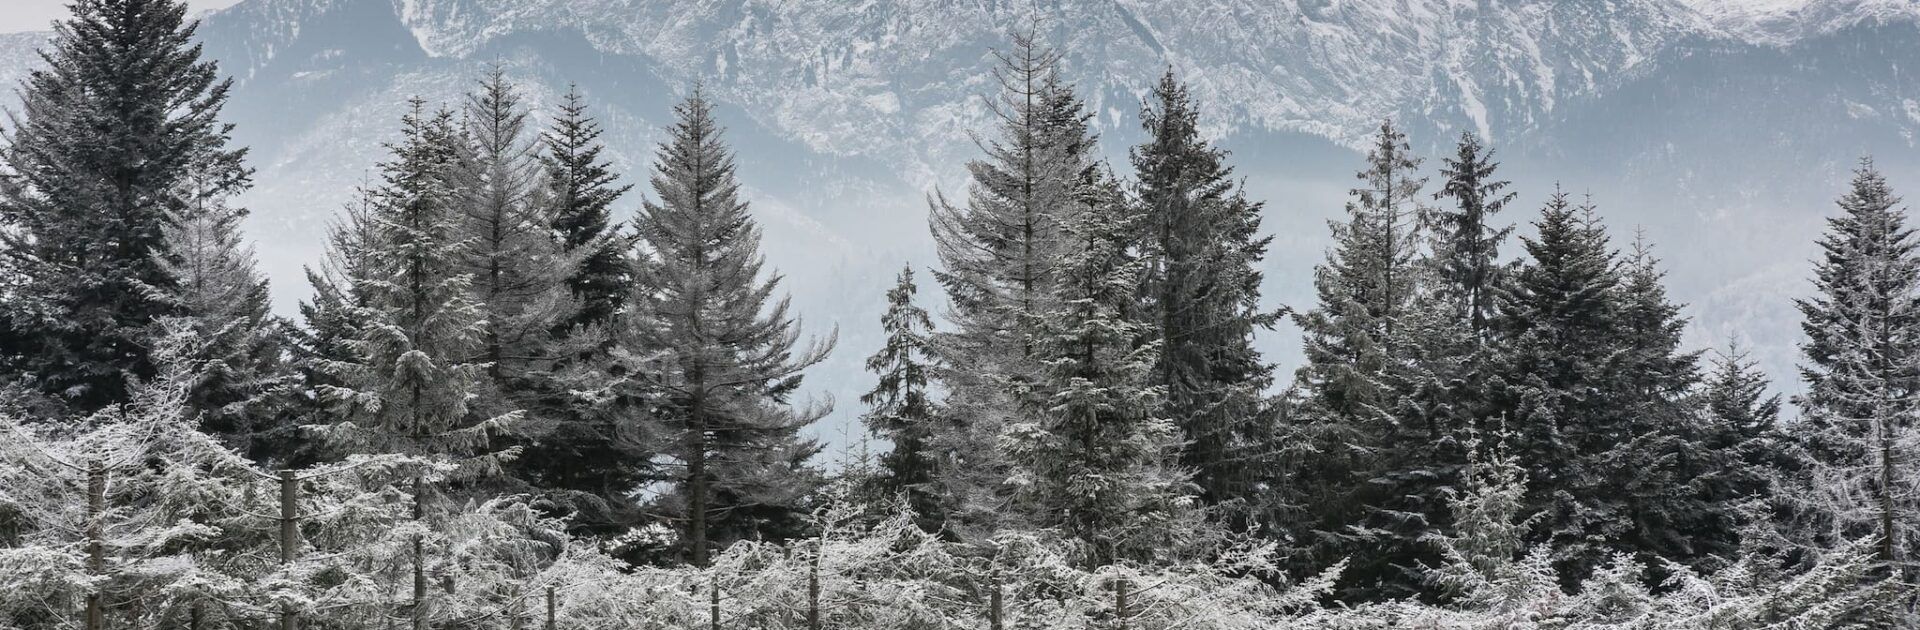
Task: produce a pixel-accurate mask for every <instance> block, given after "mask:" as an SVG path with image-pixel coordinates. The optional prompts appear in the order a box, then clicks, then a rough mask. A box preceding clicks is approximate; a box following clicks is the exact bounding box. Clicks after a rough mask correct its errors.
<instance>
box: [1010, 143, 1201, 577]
mask: <svg viewBox="0 0 1920 630" xmlns="http://www.w3.org/2000/svg"><path fill="white" fill-rule="evenodd" d="M1056 216H1057V217H1058V219H1059V221H1060V239H1059V241H1058V242H1057V243H1055V250H1054V252H1055V253H1054V256H1055V258H1054V261H1053V263H1052V267H1053V269H1054V273H1055V275H1054V278H1053V288H1052V293H1053V296H1052V299H1050V300H1048V301H1047V303H1048V304H1049V305H1050V306H1049V308H1048V309H1046V310H1045V311H1042V312H1040V313H1037V314H1036V315H1035V317H1037V318H1038V319H1039V321H1037V322H1035V323H1034V324H1033V328H1034V330H1036V331H1037V334H1036V335H1035V336H1034V340H1033V348H1034V356H1035V358H1036V359H1037V360H1038V361H1039V363H1040V364H1041V365H1042V366H1043V368H1042V370H1043V371H1042V372H1041V375H1040V378H1039V379H1038V380H1037V382H1035V383H1034V384H1033V385H1032V386H1031V391H1029V392H1024V394H1025V396H1024V397H1025V398H1027V399H1028V400H1030V401H1032V402H1031V403H1030V407H1029V408H1027V409H1026V410H1025V413H1024V414H1023V415H1022V416H1021V417H1020V418H1019V419H1017V420H1014V421H1012V422H1011V423H1009V424H1008V425H1007V427H1006V430H1005V432H1004V433H1003V434H1002V435H1001V438H1000V445H1001V446H1002V447H1003V448H1005V449H1006V450H1007V452H1008V455H1009V457H1010V458H1011V459H1012V461H1013V471H1014V475H1013V477H1012V479H1011V480H1010V481H1011V484H1012V485H1013V486H1014V488H1015V501H1014V505H1015V506H1016V509H1019V510H1021V511H1023V512H1025V514H1026V516H1027V518H1028V519H1029V520H1030V521H1031V522H1032V523H1034V524H1035V525H1038V526H1040V527H1045V528H1057V529H1058V530H1060V531H1062V532H1065V533H1066V534H1067V535H1068V536H1070V537H1072V538H1073V539H1075V540H1077V541H1079V542H1080V543H1081V544H1082V545H1084V550H1083V551H1082V552H1083V553H1085V554H1086V555H1085V561H1086V562H1087V563H1088V566H1094V567H1098V566H1104V565H1107V564H1110V563H1113V562H1115V561H1117V560H1121V559H1137V557H1138V556H1140V555H1141V554H1142V553H1143V552H1145V551H1147V550H1149V549H1153V548H1156V545H1154V544H1153V543H1156V542H1160V541H1161V540H1164V537H1165V535H1166V532H1164V531H1156V529H1157V528H1159V527H1161V526H1164V524H1165V523H1166V522H1167V521H1169V520H1171V519H1172V517H1173V516H1174V511H1175V510H1176V509H1178V508H1179V507H1180V504H1181V503H1183V499H1184V498H1185V497H1187V496H1188V495H1189V493H1190V491H1191V487H1190V482H1189V481H1188V480H1187V477H1186V474H1185V473H1184V472H1183V471H1179V470H1178V469H1177V468H1176V466H1175V463H1174V457H1175V456H1177V453H1175V448H1176V446H1177V445H1178V444H1179V442H1180V431H1179V427H1177V426H1175V425H1174V424H1173V422H1172V421H1171V420H1168V419H1167V418H1166V417H1165V416H1163V415H1161V410H1162V404H1163V403H1162V401H1161V397H1162V395H1163V394H1162V392H1163V391H1164V390H1163V388H1161V386H1159V385H1158V384H1155V383H1154V381H1153V369H1154V366H1155V364H1156V362H1157V359H1158V356H1157V354H1158V352H1159V344H1158V343H1156V342H1152V341H1149V342H1146V343H1142V342H1141V341H1140V339H1141V338H1142V337H1144V336H1146V335H1147V334H1148V333H1147V330H1146V326H1145V325H1144V324H1142V323H1141V322H1140V321H1139V319H1138V317H1137V315H1135V314H1134V313H1133V311H1134V309H1136V308H1137V305H1138V300H1139V295H1138V292H1139V290H1140V282H1141V279H1142V276H1144V275H1145V273H1146V270H1147V266H1146V263H1145V262H1144V261H1143V260H1141V259H1140V258H1138V257H1137V256H1136V255H1135V252H1134V251H1133V248H1132V244H1133V241H1134V239H1135V235H1137V234H1138V233H1139V232H1138V230H1139V227H1138V226H1137V225H1135V223H1136V222H1137V221H1139V220H1140V217H1138V216H1136V215H1134V214H1133V212H1132V209H1131V208H1130V207H1129V204H1128V203H1127V200H1126V199H1125V197H1124V194H1123V193H1122V192H1121V189H1120V184H1119V182H1118V181H1116V180H1114V179H1112V177H1111V176H1110V175H1108V176H1105V177H1103V178H1102V179H1099V180H1096V181H1095V182H1093V183H1091V184H1088V185H1087V186H1084V187H1083V188H1082V189H1081V190H1080V191H1078V195H1077V199H1076V203H1075V205H1074V206H1072V207H1070V208H1067V209H1066V211H1065V212H1063V213H1061V214H1059V215H1056ZM1149 541H1151V542H1149Z"/></svg>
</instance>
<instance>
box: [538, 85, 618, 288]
mask: <svg viewBox="0 0 1920 630" xmlns="http://www.w3.org/2000/svg"><path fill="white" fill-rule="evenodd" d="M600 134H601V131H600V124H599V123H598V122H596V121H595V120H594V119H593V118H592V117H591V116H589V115H588V114H587V105H586V103H585V102H584V100H583V98H582V97H581V95H580V91H579V89H577V88H575V89H569V90H568V91H567V96H566V100H564V101H562V102H561V104H560V115H559V116H556V117H555V118H554V120H553V122H552V124H551V126H550V127H549V128H548V129H547V131H546V133H545V134H544V135H543V136H542V137H541V144H542V147H543V152H542V154H541V161H542V164H543V166H544V168H545V175H546V203H548V204H549V205H550V206H551V209H550V210H548V213H549V215H550V217H549V220H550V221H551V222H552V229H553V231H554V232H555V233H556V234H558V235H559V237H560V242H561V243H562V244H563V251H564V252H565V253H566V255H567V257H568V258H569V259H570V260H574V261H576V262H575V264H574V267H573V270H572V273H570V274H568V275H567V279H566V283H567V288H568V289H569V290H571V291H572V292H573V300H574V306H575V308H576V309H577V310H576V311H575V312H574V314H573V317H571V318H570V321H568V322H567V324H568V325H569V326H580V325H598V324H607V323H609V322H612V321H613V319H614V316H615V315H616V314H618V313H619V312H620V309H621V307H622V306H623V305H625V303H626V300H627V293H628V292H629V290H630V289H629V287H630V286H631V277H630V276H631V275H632V269H631V266H630V265H629V264H628V261H627V258H626V252H627V244H626V243H624V242H622V240H623V239H622V237H621V236H620V235H619V234H618V230H617V229H616V228H615V226H614V223H613V204H614V202H616V201H618V200H619V199H620V196H621V195H624V194H626V193H627V191H628V190H631V189H632V188H633V186H632V185H622V184H620V183H618V182H619V178H618V176H617V175H615V174H614V172H613V169H612V167H611V166H610V165H609V164H608V163H607V162H606V160H605V159H604V158H602V157H601V155H600V154H601V153H602V152H603V151H605V149H606V147H605V146H604V145H603V144H601V142H600Z"/></svg>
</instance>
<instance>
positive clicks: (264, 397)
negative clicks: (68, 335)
mask: <svg viewBox="0 0 1920 630" xmlns="http://www.w3.org/2000/svg"><path fill="white" fill-rule="evenodd" d="M194 197H196V198H197V199H198V200H197V201H196V202H195V204H194V206H193V207H192V208H190V209H187V210H185V211H183V212H181V213H178V214H176V215H175V216H174V217H172V220H171V221H169V222H168V223H167V224H166V225H164V226H162V227H161V230H162V233H163V234H164V235H165V237H166V243H167V246H166V253H165V254H164V255H163V256H161V260H160V261H159V266H160V269H161V271H162V272H163V273H165V274H166V275H167V276H168V277H170V278H172V279H173V283H172V284H171V285H169V286H165V287H149V288H148V290H150V291H152V292H153V293H154V295H153V296H152V297H154V298H157V300H158V301H160V302H162V303H165V304H167V305H169V307H170V309H171V310H172V311H174V312H175V313H178V314H177V315H173V316H169V317H167V318H164V319H163V320H162V321H163V324H162V325H163V326H164V325H174V326H179V327H184V328H185V329H186V330H188V331H191V334H192V335H193V336H194V337H195V338H197V339H198V342H197V343H195V344H193V345H192V347H191V351H192V352H191V356H185V357H179V358H178V359H179V360H183V361H188V362H190V363H191V365H190V366H189V367H188V372H189V373H191V374H194V375H195V376H197V377H198V378H199V381H198V382H196V383H194V384H193V387H192V388H191V390H190V391H189V393H188V406H189V408H190V409H191V410H192V412H194V413H197V414H198V415H199V417H200V422H201V427H202V428H203V429H205V430H206V431H208V432H210V433H213V434H216V435H219V436H221V438H222V439H224V440H225V441H226V442H227V445H228V446H229V447H231V448H233V449H235V450H237V451H239V452H241V453H243V454H245V455H247V456H248V457H251V458H253V459H254V460H256V461H270V460H271V461H283V462H284V461H286V460H287V459H288V458H289V456H290V455H291V454H292V453H291V452H290V451H291V449H292V448H293V443H294V442H295V439H296V437H297V436H295V435H293V431H294V427H293V418H292V417H291V414H290V411H291V409H292V408H291V406H290V405H291V403H292V402H293V401H292V399H291V396H292V395H293V389H294V387H295V385H296V383H295V382H294V378H295V374H294V372H293V370H292V367H291V365H289V363H288V357H287V348H286V339H287V330H288V328H289V327H290V326H289V325H288V323H287V322H285V321H283V320H281V319H280V318H278V317H275V316H274V315H273V313H272V312H271V305H270V304H269V303H268V293H267V280H266V278H264V277H262V276H261V275H260V272H259V270H258V269H257V268H255V266H254V253H253V247H252V246H251V245H248V244H247V243H245V242H244V240H243V238H242V236H241V234H240V221H241V220H242V219H243V218H245V216H246V210H244V209H241V208H234V207H232V206H229V205H228V204H227V203H226V200H225V199H220V198H209V197H204V196H200V195H194Z"/></svg>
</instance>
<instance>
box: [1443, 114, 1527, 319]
mask: <svg viewBox="0 0 1920 630" xmlns="http://www.w3.org/2000/svg"><path fill="white" fill-rule="evenodd" d="M1444 162H1445V165H1444V166H1442V167H1441V168H1440V175H1441V176H1442V177H1445V178H1446V182H1445V183H1444V184H1442V185H1441V187H1440V191H1439V192H1436V193H1434V198H1435V199H1441V198H1452V199H1453V207H1452V208H1447V207H1438V208H1434V209H1433V210H1432V211H1431V212H1430V213H1429V215H1428V223H1429V225H1430V227H1429V229H1430V230H1432V235H1433V251H1432V260H1431V262H1430V263H1429V264H1430V265H1432V266H1433V268H1434V273H1433V275H1434V277H1433V290H1432V292H1433V294H1434V296H1435V297H1436V298H1437V299H1439V300H1440V301H1442V302H1445V303H1446V304H1448V305H1449V306H1452V307H1453V308H1454V309H1456V311H1455V312H1456V314H1457V317H1458V319H1459V320H1460V321H1464V322H1466V323H1467V324H1468V327H1469V329H1470V330H1472V331H1473V337H1474V339H1475V340H1476V341H1479V342H1482V343H1484V342H1485V341H1486V339H1487V336H1488V335H1489V334H1490V331H1491V330H1492V327H1493V323H1494V318H1495V317H1496V316H1497V311H1496V307H1497V306H1498V299H1497V298H1498V295H1499V291H1500V284H1501V281H1502V277H1503V276H1504V275H1505V273H1506V272H1507V269H1505V267H1504V265H1502V263H1501V262H1500V243H1501V242H1502V241H1505V240H1506V239H1507V236H1508V235H1509V234H1511V233H1513V226H1512V225H1511V224H1509V225H1506V226H1504V227H1503V226H1498V225H1495V224H1493V219H1494V216H1495V215H1497V214H1499V213H1500V211H1501V210H1502V209H1504V208H1506V206H1507V204H1508V203H1510V202H1512V201H1513V198H1514V196H1515V195H1516V193H1514V192H1512V191H1509V190H1507V186H1508V185H1509V183H1508V182H1507V181H1506V180H1502V179H1499V178H1498V176H1497V174H1496V173H1497V171H1498V170H1499V168H1500V163H1499V162H1495V161H1493V149H1491V148H1489V147H1486V146H1485V145H1482V144H1481V143H1480V138H1479V137H1478V136H1475V135H1473V133H1472V132H1464V133H1461V134H1460V143H1459V144H1458V145H1457V146H1456V147H1455V149H1454V156H1453V157H1450V158H1446V159H1445V160H1444Z"/></svg>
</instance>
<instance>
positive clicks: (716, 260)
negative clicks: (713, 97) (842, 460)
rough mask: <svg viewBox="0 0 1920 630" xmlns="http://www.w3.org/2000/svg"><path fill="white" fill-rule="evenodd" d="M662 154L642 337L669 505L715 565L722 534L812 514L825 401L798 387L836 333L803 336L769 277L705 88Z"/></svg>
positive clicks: (645, 242) (644, 221)
mask: <svg viewBox="0 0 1920 630" xmlns="http://www.w3.org/2000/svg"><path fill="white" fill-rule="evenodd" d="M674 114H675V117H676V120H675V122H674V124H673V126H672V127H671V128H670V129H669V133H668V138H667V140H666V141H665V142H664V143H662V144H661V145H660V149H659V151H658V153H657V155H656V159H655V163H654V174H653V178H652V183H653V192H654V195H656V196H657V197H658V201H657V202H656V201H649V202H648V203H646V205H645V209H644V211H643V214H642V216H641V217H640V220H639V222H638V228H639V235H640V243H641V247H642V252H641V256H642V260H641V262H640V264H639V266H638V272H637V277H638V284H639V287H640V289H639V292H638V293H637V294H636V295H635V297H634V300H635V301H634V303H633V315H632V317H633V319H632V321H631V322H629V323H628V325H627V326H625V330H626V331H628V332H629V333H630V334H632V335H633V336H634V339H633V340H632V342H631V344H630V345H631V347H633V348H637V349H640V350H642V351H645V352H653V353H659V358H658V359H656V361H655V364H656V366H657V367H656V369H655V370H654V371H653V373H652V375H651V376H650V378H652V379H653V380H654V382H653V383H652V384H651V386H652V387H653V388H654V391H655V392H657V393H656V396H655V397H656V400H658V401H659V402H658V411H657V413H658V420H659V422H660V423H661V424H662V425H663V431H664V432H666V433H667V434H668V435H670V436H671V437H670V439H669V446H668V448H667V451H666V452H667V454H669V455H670V456H671V457H673V458H674V459H675V460H677V463H678V464H679V465H681V466H682V467H683V474H682V475H680V476H678V477H677V478H675V479H673V480H672V482H673V486H674V490H673V492H674V494H673V496H671V497H669V501H668V503H667V504H665V505H664V506H663V508H664V509H666V510H669V511H673V512H677V513H678V514H677V515H676V516H677V518H679V519H684V520H683V522H684V523H685V532H686V537H685V539H684V553H685V557H686V560H687V561H689V562H691V563H693V564H694V565H697V566H705V565H706V564H707V561H708V557H709V553H710V551H711V548H712V547H713V546H714V542H715V541H719V542H726V541H728V540H731V539H739V538H743V537H758V536H768V537H778V536H781V535H782V534H783V533H787V532H783V531H782V530H781V528H787V527H794V526H796V523H797V522H798V519H799V517H800V516H801V515H802V512H803V508H802V506H801V504H800V503H799V501H800V499H801V498H802V496H803V495H805V494H806V493H807V492H809V491H810V490H811V487H810V486H811V482H812V480H814V479H815V477H816V475H815V474H813V473H812V472H811V471H809V470H807V469H806V468H805V462H806V460H807V459H808V458H810V457H811V456H812V455H813V454H815V453H816V452H817V451H818V450H819V446H817V445H816V444H815V443H814V442H813V441H811V440H808V439H803V438H801V437H799V435H798V434H799V431H800V429H801V428H802V427H805V426H806V425H808V424H810V423H812V422H813V421H815V420H817V419H819V418H820V417H821V416H823V415H824V414H825V413H826V409H825V408H799V409H796V408H795V407H794V406H793V405H792V404H791V402H792V401H791V400H790V399H791V398H792V396H793V395H794V393H795V390H796V389H797V388H798V387H799V385H800V376H801V372H802V371H803V370H805V369H806V368H807V367H809V366H812V365H815V364H817V363H819V362H820V361H821V360H823V359H824V358H825V357H826V355H827V352H828V351H830V350H831V349H832V346H833V341H832V340H831V339H828V340H826V341H824V342H820V343H814V344H810V345H808V346H805V347H801V346H799V345H798V344H799V341H800V327H799V325H798V323H797V322H795V321H794V319H793V318H792V317H791V316H789V315H788V301H787V300H786V299H784V298H781V299H776V298H774V291H775V290H776V288H777V285H778V281H779V277H778V276H777V275H771V274H768V275H763V274H762V270H761V267H762V265H763V262H764V261H763V259H762V258H761V254H760V228H759V226H758V225H756V224H755V223H754V221H753V218H752V216H751V215H749V214H748V211H747V204H746V202H745V201H743V200H741V199H740V196H739V189H740V185H739V183H738V182H737V181H736V180H735V179H734V165H733V156H732V154H731V153H730V152H729V151H728V149H727V147H726V145H725V144H724V143H723V142H722V140H721V129H720V126H719V123H718V122H717V121H715V120H714V118H713V105H712V103H710V102H709V101H708V100H707V98H706V96H705V94H703V93H701V92H700V91H698V90H696V91H695V92H694V94H693V95H692V96H690V97H688V98H687V99H686V100H685V101H682V102H681V103H680V104H678V105H676V106H675V107H674Z"/></svg>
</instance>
